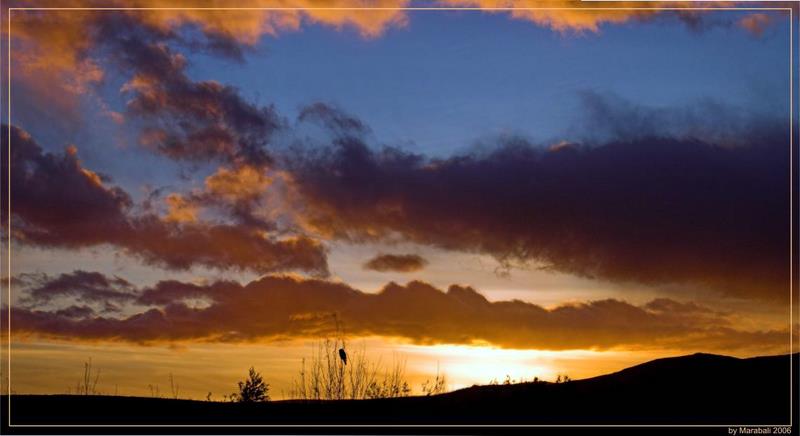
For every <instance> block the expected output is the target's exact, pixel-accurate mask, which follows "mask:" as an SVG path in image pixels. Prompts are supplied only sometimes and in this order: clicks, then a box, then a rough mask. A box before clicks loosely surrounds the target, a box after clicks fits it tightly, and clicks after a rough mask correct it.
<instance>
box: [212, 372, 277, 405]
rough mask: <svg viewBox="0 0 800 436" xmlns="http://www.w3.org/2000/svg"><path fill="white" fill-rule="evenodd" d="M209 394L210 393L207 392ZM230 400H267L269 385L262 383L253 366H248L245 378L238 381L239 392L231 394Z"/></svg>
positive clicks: (257, 401) (256, 401)
mask: <svg viewBox="0 0 800 436" xmlns="http://www.w3.org/2000/svg"><path fill="white" fill-rule="evenodd" d="M209 396H210V393H209ZM230 397H231V399H232V400H231V401H238V402H240V403H260V402H263V401H269V385H268V384H267V383H264V379H263V378H262V377H261V374H259V373H258V372H256V370H255V368H253V367H252V366H251V367H250V372H249V374H248V376H247V380H245V381H240V382H239V393H235V392H234V393H233V394H231V396H230Z"/></svg>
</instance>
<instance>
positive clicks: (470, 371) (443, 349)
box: [398, 345, 624, 390]
mask: <svg viewBox="0 0 800 436" xmlns="http://www.w3.org/2000/svg"><path fill="white" fill-rule="evenodd" d="M398 351H400V352H401V353H403V354H406V355H408V356H409V360H408V362H409V370H410V371H412V372H417V373H426V374H435V371H436V365H437V364H438V366H439V371H440V372H441V373H444V374H446V376H447V379H448V385H449V386H448V388H449V389H450V390H454V389H460V388H463V387H467V386H471V385H473V384H488V383H492V382H493V381H496V382H497V383H503V382H504V381H505V380H506V379H508V380H509V381H511V382H520V381H531V380H533V378H534V377H538V378H539V379H540V380H546V381H554V380H555V379H556V378H557V377H558V375H559V374H567V375H569V376H570V377H572V378H578V377H586V376H593V375H597V372H596V369H593V368H589V367H587V366H586V364H587V362H597V360H598V359H600V360H606V361H607V360H615V358H621V357H623V356H622V354H624V353H622V352H616V351H592V350H565V351H549V350H515V349H504V348H497V347H491V346H468V345H433V346H420V345H403V346H401V347H399V350H398ZM423 357H424V358H423ZM432 361H433V362H435V363H433V364H432V363H431V362H432ZM432 365H433V366H432Z"/></svg>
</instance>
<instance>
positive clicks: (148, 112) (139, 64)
mask: <svg viewBox="0 0 800 436" xmlns="http://www.w3.org/2000/svg"><path fill="white" fill-rule="evenodd" d="M115 24H116V23H115ZM126 25H127V26H126ZM102 32H103V33H104V34H105V35H106V36H104V37H103V40H104V41H105V44H107V45H108V46H110V47H111V49H112V52H113V55H112V58H114V60H115V62H116V63H117V64H118V66H119V67H120V68H121V69H122V70H130V71H133V74H132V76H131V78H130V79H129V80H128V81H127V82H126V83H125V84H124V85H123V86H122V89H121V91H122V93H123V94H124V95H126V96H128V97H129V100H128V102H127V109H128V112H129V115H130V116H133V117H137V118H138V119H140V120H143V121H144V122H145V123H146V124H145V129H144V132H143V135H142V137H141V139H140V141H141V142H142V144H143V145H145V146H147V147H149V148H151V149H152V150H154V151H156V152H158V153H161V154H164V155H165V156H168V157H170V158H172V159H175V160H187V161H192V162H207V161H211V160H223V161H224V162H228V163H231V162H233V163H235V162H238V161H246V162H247V163H248V164H249V165H259V166H264V165H266V164H268V163H269V160H270V159H269V156H268V153H267V151H266V144H267V143H268V141H269V139H270V136H271V135H272V133H273V132H274V131H276V130H277V129H279V128H280V127H281V124H282V121H281V120H280V118H279V117H278V115H277V113H276V112H275V110H274V109H273V108H272V107H258V106H255V105H253V104H250V103H249V102H247V101H245V100H244V99H243V98H242V97H241V96H240V95H239V91H238V90H237V89H236V88H234V87H231V86H227V85H222V84H220V83H218V82H215V81H194V80H191V79H190V78H189V77H188V76H187V74H186V71H185V70H186V66H187V61H186V58H185V57H184V56H183V55H181V54H178V53H174V52H173V51H172V50H171V49H170V48H169V47H168V46H167V45H166V44H165V43H163V42H161V41H160V40H159V39H158V38H152V36H151V35H150V34H149V33H147V32H146V31H144V30H142V28H141V27H137V26H136V25H135V23H130V22H129V21H124V22H123V25H111V24H108V25H107V26H105V27H104V28H103V29H102Z"/></svg>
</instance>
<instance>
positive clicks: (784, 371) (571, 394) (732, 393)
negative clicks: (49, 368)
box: [2, 354, 798, 431]
mask: <svg viewBox="0 0 800 436" xmlns="http://www.w3.org/2000/svg"><path fill="white" fill-rule="evenodd" d="M792 358H793V364H794V374H793V375H792V379H791V380H792V381H791V382H790V363H789V362H790V356H789V355H785V356H772V357H756V358H750V359H737V358H733V357H726V356H717V355H710V354H694V355H691V356H684V357H676V358H668V359H658V360H654V361H651V362H648V363H644V364H642V365H637V366H634V367H631V368H628V369H625V370H623V371H620V372H616V373H613V374H608V375H604V376H600V377H594V378H591V379H584V380H577V381H571V382H568V383H561V384H552V383H536V384H533V383H525V384H518V385H496V386H477V387H472V388H467V389H462V390H459V391H455V392H451V393H448V394H444V395H439V396H435V397H410V398H398V399H385V400H360V401H319V402H300V401H276V402H271V403H261V404H236V403H217V402H204V401H189V400H170V399H155V398H137V397H113V396H70V395H14V396H12V397H11V398H10V401H11V408H10V413H11V421H10V422H11V425H12V426H14V425H19V424H33V425H41V424H50V425H65V424H72V425H75V424H77V425H81V424H96V425H142V424H148V425H165V424H167V425H186V424H193V425H208V424H212V425H242V424H251V425H252V424H259V425H260V424H284V425H285V424H295V425H297V424H299V425H304V426H311V425H331V424H339V425H341V424H345V425H353V424H357V425H376V424H379V425H387V424H388V425H395V424H400V425H408V424H417V425H454V424H458V425H465V424H484V425H487V424H488V425H498V424H503V425H507V424H573V425H574V424H659V425H660V424H691V425H697V424H717V425H737V426H738V425H781V424H788V423H789V412H790V386H794V390H793V393H792V395H794V399H795V400H794V406H795V407H796V406H797V405H798V402H797V381H798V378H797V362H798V355H797V354H794V355H793V356H792ZM7 401H8V398H7V397H4V398H3V403H2V407H3V413H4V415H5V414H6V413H8V412H7V410H8V409H6V408H7V407H8V403H7ZM796 419H797V417H795V420H796ZM40 430H41V428H40ZM140 431H141V429H140Z"/></svg>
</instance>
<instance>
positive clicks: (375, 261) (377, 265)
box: [364, 254, 428, 273]
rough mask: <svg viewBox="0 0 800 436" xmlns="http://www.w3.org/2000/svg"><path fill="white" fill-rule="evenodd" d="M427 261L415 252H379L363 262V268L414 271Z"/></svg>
mask: <svg viewBox="0 0 800 436" xmlns="http://www.w3.org/2000/svg"><path fill="white" fill-rule="evenodd" d="M427 264H428V261H427V260H425V259H424V258H423V257H422V256H419V255H416V254H379V255H377V256H375V257H373V258H372V259H370V260H369V261H367V262H366V263H365V264H364V269H368V270H372V271H380V272H388V271H396V272H404V273H407V272H414V271H419V270H421V269H423V268H425V265H427Z"/></svg>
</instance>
